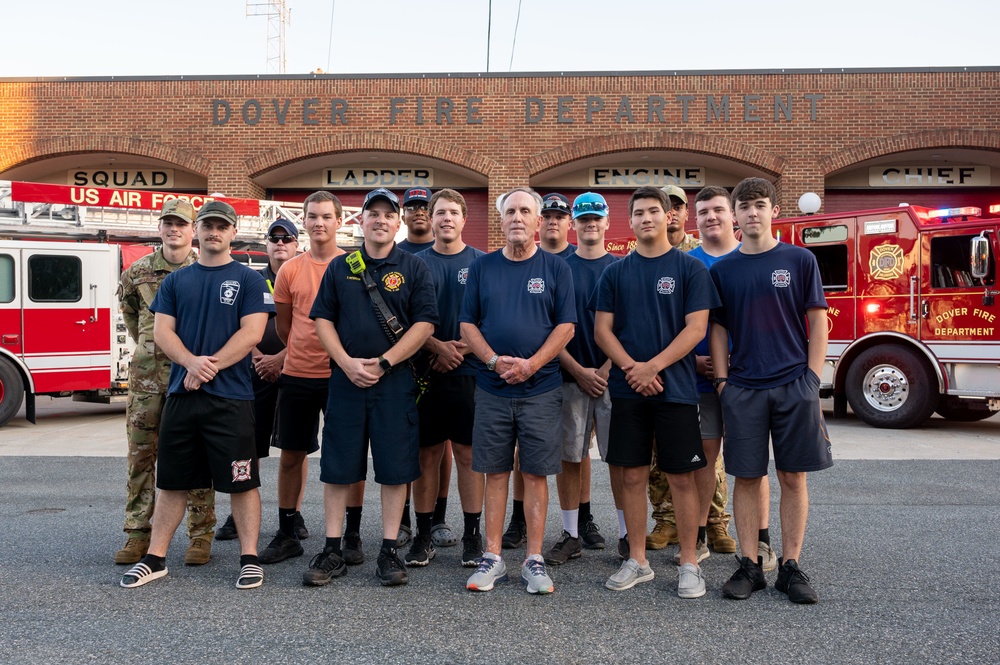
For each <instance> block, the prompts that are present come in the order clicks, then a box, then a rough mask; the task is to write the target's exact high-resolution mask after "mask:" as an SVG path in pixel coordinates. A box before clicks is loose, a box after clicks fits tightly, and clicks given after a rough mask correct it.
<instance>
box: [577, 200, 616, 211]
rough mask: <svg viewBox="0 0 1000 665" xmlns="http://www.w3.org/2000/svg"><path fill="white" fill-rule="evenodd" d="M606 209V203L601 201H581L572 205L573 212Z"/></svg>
mask: <svg viewBox="0 0 1000 665" xmlns="http://www.w3.org/2000/svg"><path fill="white" fill-rule="evenodd" d="M607 209H608V204H607V203H601V202H600V201H581V202H580V203H577V204H576V205H574V206H573V212H577V213H579V212H590V211H593V210H596V211H598V212H604V211H605V210H607Z"/></svg>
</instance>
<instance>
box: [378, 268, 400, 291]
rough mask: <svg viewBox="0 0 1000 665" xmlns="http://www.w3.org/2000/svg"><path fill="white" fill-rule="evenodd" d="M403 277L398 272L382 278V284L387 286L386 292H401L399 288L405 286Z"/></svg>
mask: <svg viewBox="0 0 1000 665" xmlns="http://www.w3.org/2000/svg"><path fill="white" fill-rule="evenodd" d="M403 281H404V280H403V276H402V275H401V274H399V273H398V272H391V273H389V274H388V275H386V276H385V277H383V278H382V283H383V284H384V285H385V290H386V291H399V287H401V286H402V285H403Z"/></svg>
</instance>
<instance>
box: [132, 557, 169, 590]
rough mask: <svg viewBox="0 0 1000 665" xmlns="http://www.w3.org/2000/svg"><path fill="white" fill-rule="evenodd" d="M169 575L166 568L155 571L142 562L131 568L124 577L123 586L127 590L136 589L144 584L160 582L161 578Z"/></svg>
mask: <svg viewBox="0 0 1000 665" xmlns="http://www.w3.org/2000/svg"><path fill="white" fill-rule="evenodd" d="M166 574H167V567H166V566H164V567H163V568H162V569H161V570H153V569H152V568H150V567H149V566H148V565H147V564H145V563H143V562H142V561H140V562H139V563H137V564H135V565H134V566H132V567H131V568H129V570H128V572H127V573H125V574H124V575H122V581H121V585H122V586H123V587H125V588H126V589H134V588H135V587H137V586H142V585H143V584H149V583H150V582H152V581H153V580H158V579H160V578H161V577H165V576H166Z"/></svg>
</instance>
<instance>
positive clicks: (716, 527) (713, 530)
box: [706, 522, 736, 554]
mask: <svg viewBox="0 0 1000 665" xmlns="http://www.w3.org/2000/svg"><path fill="white" fill-rule="evenodd" d="M706 535H707V537H708V544H709V545H711V546H712V549H713V550H715V551H716V552H718V553H719V554H733V553H734V552H736V541H735V540H733V537H732V536H730V535H729V527H728V526H726V523H725V522H711V523H710V524H709V525H708V531H707V533H706Z"/></svg>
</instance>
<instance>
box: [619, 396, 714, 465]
mask: <svg viewBox="0 0 1000 665" xmlns="http://www.w3.org/2000/svg"><path fill="white" fill-rule="evenodd" d="M654 441H655V442H656V466H657V467H658V468H659V469H660V470H661V471H663V472H664V473H687V472H689V471H694V470H695V469H700V468H702V467H703V466H705V464H706V462H705V449H704V448H703V447H702V444H701V428H700V427H699V424H698V405H697V404H677V403H676V402H662V401H654V400H647V399H627V398H616V397H612V398H611V429H610V432H609V433H608V457H607V462H608V464H613V465H615V466H649V465H650V464H651V463H652V461H653V442H654Z"/></svg>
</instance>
